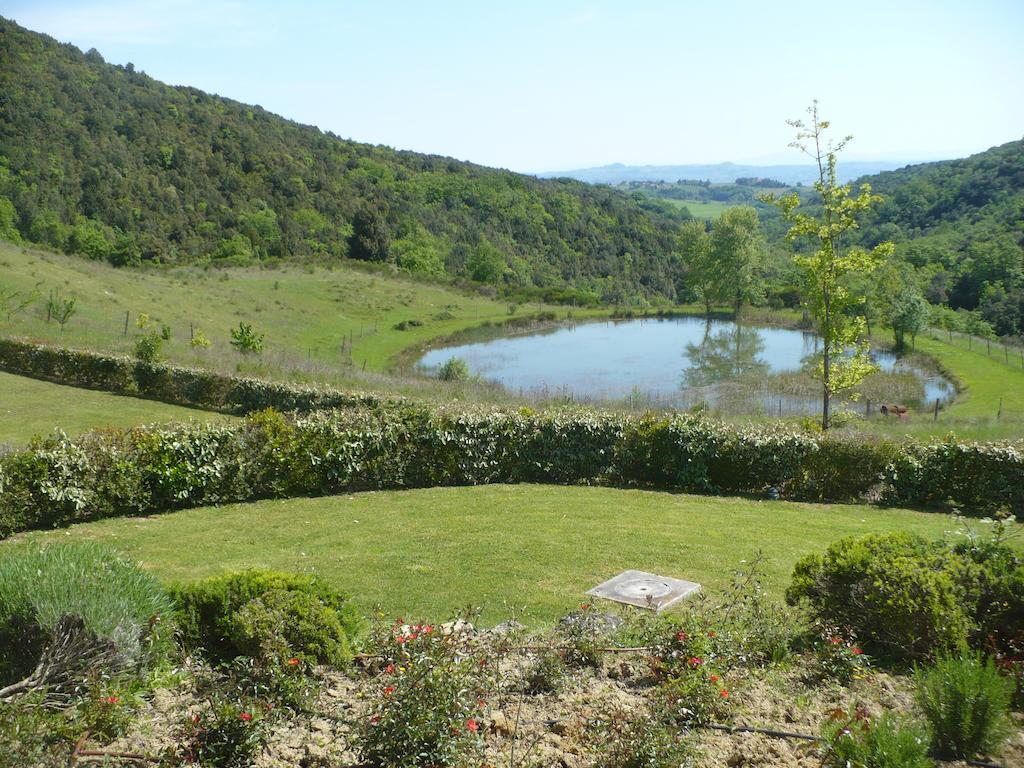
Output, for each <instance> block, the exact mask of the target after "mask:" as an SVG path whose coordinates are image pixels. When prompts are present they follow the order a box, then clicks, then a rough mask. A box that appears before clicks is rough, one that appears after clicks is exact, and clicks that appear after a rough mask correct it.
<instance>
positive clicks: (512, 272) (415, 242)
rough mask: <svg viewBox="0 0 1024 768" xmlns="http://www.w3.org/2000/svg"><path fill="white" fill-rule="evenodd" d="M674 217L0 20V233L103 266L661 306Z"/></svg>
mask: <svg viewBox="0 0 1024 768" xmlns="http://www.w3.org/2000/svg"><path fill="white" fill-rule="evenodd" d="M685 217H686V214H685V212H678V211H672V210H666V209H662V208H659V207H658V206H656V205H653V204H651V203H650V201H648V200H646V199H645V198H642V197H633V196H630V195H626V194H623V193H621V192H618V191H615V190H611V189H606V188H599V187H593V186H588V185H585V184H582V183H580V182H577V181H567V180H561V181H554V180H552V181H547V180H539V179H537V178H535V177H533V176H526V175H521V174H516V173H511V172H508V171H502V170H495V169H490V168H485V167H482V166H479V165H474V164H472V163H466V162H459V161H457V160H454V159H452V158H448V157H438V156H434V155H424V154H418V153H415V152H404V151H396V150H394V149H391V148H388V147H383V146H373V145H369V144H361V143H358V142H354V141H348V140H345V139H343V138H341V137H339V136H336V135H334V134H331V133H324V132H322V131H320V130H319V129H317V128H315V127H312V126H306V125H300V124H298V123H295V122H292V121H290V120H286V119H284V118H282V117H279V116H277V115H274V114H271V113H270V112H267V111H266V110H264V109H262V108H260V107H258V106H251V105H247V104H242V103H239V102H237V101H232V100H230V99H226V98H221V97H219V96H214V95H211V94H208V93H204V92H203V91H200V90H197V89H195V88H189V87H171V86H168V85H165V84H164V83H161V82H159V81H157V80H154V79H153V78H151V77H148V76H147V75H145V74H144V73H142V72H140V71H137V70H136V69H135V68H134V67H133V66H132V65H130V64H129V65H127V66H113V65H110V64H107V63H106V62H104V60H103V57H102V56H101V55H100V53H98V52H97V51H96V50H90V51H88V52H86V53H83V52H82V51H80V50H79V49H78V48H76V47H74V46H72V45H64V44H60V43H58V42H57V41H56V40H54V39H52V38H50V37H47V36H46V35H42V34H37V33H34V32H31V31H29V30H26V29H24V28H22V27H20V26H18V25H17V24H15V23H14V22H12V21H9V20H4V19H0V237H6V238H8V239H11V238H18V237H21V238H25V239H28V240H31V241H33V242H37V243H41V244H44V245H48V246H51V247H55V248H57V249H61V250H64V251H67V252H70V253H78V254H83V255H85V256H88V257H90V258H94V259H100V260H106V261H110V262H111V263H113V264H116V265H134V264H140V263H143V262H153V263H172V264H173V263H195V262H199V263H210V264H213V265H218V264H221V265H231V264H245V263H256V262H266V261H269V260H275V259H277V260H291V259H320V260H330V259H336V258H344V257H351V258H361V259H367V260H374V261H381V262H388V263H392V264H394V265H396V267H398V268H399V269H402V270H406V271H409V272H413V273H420V274H427V275H432V276H437V277H445V276H447V277H453V278H459V279H467V280H475V281H477V282H480V283H486V284H489V285H491V286H493V287H494V288H496V289H497V290H499V291H502V292H506V293H509V294H514V295H526V296H529V297H532V296H545V297H546V298H549V299H551V300H568V299H570V298H572V299H574V300H597V299H599V298H600V299H604V300H610V301H623V300H630V299H633V298H636V297H638V296H644V297H664V298H666V299H673V298H675V295H676V294H675V278H676V275H675V271H677V270H678V268H677V267H676V266H675V265H674V262H673V255H672V251H673V248H674V233H675V230H676V227H677V225H678V223H679V222H680V221H681V220H682V219H684V218H685Z"/></svg>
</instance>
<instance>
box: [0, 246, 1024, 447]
mask: <svg viewBox="0 0 1024 768" xmlns="http://www.w3.org/2000/svg"><path fill="white" fill-rule="evenodd" d="M0 268H2V270H3V280H2V283H0V284H2V285H3V286H4V287H6V288H13V289H17V290H20V291H22V292H28V291H31V290H33V288H36V289H37V290H38V291H39V294H40V295H39V298H38V299H37V300H36V301H35V303H34V304H32V306H31V307H30V308H29V309H28V310H27V311H26V312H24V313H21V314H17V315H15V316H14V317H13V318H12V319H11V320H7V318H5V317H3V316H0V334H3V335H16V336H23V337H26V338H30V339H34V340H39V341H45V342H48V343H53V344H63V345H68V346H79V347H83V348H90V349H96V350H100V351H107V352H119V353H124V354H129V355H130V354H132V348H133V345H134V341H135V338H136V336H137V334H138V333H139V332H140V331H139V329H138V327H137V324H136V320H137V318H138V316H139V315H140V314H142V313H145V314H147V315H149V316H150V317H151V318H152V321H153V323H154V326H155V327H159V326H160V325H161V324H167V325H169V326H170V328H171V334H172V339H171V342H170V343H169V344H167V345H165V353H166V356H167V358H168V359H169V360H170V361H172V362H175V363H181V364H186V365H197V366H201V367H207V368H213V369H217V370H222V371H227V372H240V373H244V374H247V375H256V376H261V377H267V378H279V379H281V378H283V379H289V380H296V381H318V382H323V383H327V384H330V385H334V386H338V387H348V388H358V389H372V390H381V391H385V390H386V391H392V392H397V393H400V394H408V395H413V396H418V397H422V396H426V397H431V398H436V399H443V400H447V399H451V398H454V397H458V398H469V399H485V400H501V399H503V397H504V395H503V393H501V391H500V390H496V389H493V388H490V387H487V386H474V385H470V386H466V385H458V384H456V385H446V384H443V383H442V382H438V381H436V380H429V379H425V378H422V377H420V378H417V377H410V376H408V375H407V374H401V375H397V376H395V375H389V374H388V373H387V372H386V371H387V370H388V369H389V368H390V366H391V364H392V363H393V362H394V361H395V360H396V358H397V357H399V356H400V355H401V353H402V352H403V350H410V349H416V348H422V347H424V346H426V345H428V344H429V342H430V341H431V339H436V338H438V337H443V336H447V335H449V334H453V333H466V332H471V331H473V329H477V328H479V327H480V326H481V325H483V324H486V323H492V324H493V323H501V322H505V321H507V320H509V318H510V314H509V305H508V304H507V303H504V302H499V301H495V300H491V299H488V298H486V297H483V296H480V295H475V294H464V293H460V292H458V291H456V290H454V289H452V288H448V287H445V286H443V285H440V284H436V283H423V282H417V281H414V280H410V279H408V278H406V277H402V276H399V275H395V274H388V273H375V272H372V271H367V270H366V269H364V268H360V267H357V266H353V265H352V264H351V263H344V264H342V265H340V266H338V267H337V268H335V269H324V268H318V269H313V268H298V267H288V268H281V269H257V268H234V269H230V270H204V269H201V268H179V269H173V270H148V271H141V270H125V269H115V268H113V267H110V266H107V265H105V264H102V263H97V262H92V261H88V260H85V259H81V258H77V257H69V256H62V255H57V254H52V253H48V252H45V251H39V250H33V249H28V248H23V247H21V246H17V245H14V244H10V243H2V242H0ZM57 290H59V291H60V292H61V294H62V295H63V296H68V297H74V298H75V299H76V300H77V303H76V311H75V314H74V315H73V316H72V317H71V319H70V320H69V321H68V323H67V325H66V327H65V328H64V330H63V331H61V329H60V327H59V326H58V324H57V323H56V322H50V323H47V322H46V299H47V296H48V295H49V293H50V291H57ZM539 311H544V312H554V313H556V316H557V317H559V318H564V317H565V316H566V315H567V314H568V312H569V310H568V309H567V308H565V307H558V308H555V307H549V306H545V305H533V304H531V305H527V306H521V307H518V308H516V314H515V317H517V318H520V317H525V316H529V315H531V314H536V313H537V312H539ZM680 311H686V308H680ZM607 312H608V310H603V311H601V310H588V311H581V310H575V311H574V312H573V316H574V317H576V318H579V319H586V318H588V317H598V316H600V315H602V314H607ZM694 312H698V309H696V308H694ZM126 313H127V315H128V330H127V334H126V333H125V316H126ZM775 314H776V315H777V316H773V317H772V318H771V320H772V321H773V322H786V321H787V316H786V315H785V313H775ZM755 316H756V312H755V311H753V310H751V311H750V312H748V319H750V320H751V321H752V322H756V319H755ZM792 319H793V320H794V321H795V319H796V316H795V315H794V316H793V318H792ZM243 321H244V322H248V323H252V324H253V326H254V327H255V328H256V329H257V330H258V331H260V332H265V333H266V334H267V336H266V350H265V352H264V354H263V355H262V356H261V357H259V358H254V357H248V358H246V357H243V356H241V355H239V354H238V353H237V352H236V351H235V350H234V349H233V348H232V347H231V345H230V343H229V340H230V329H231V328H233V327H237V325H238V323H239V322H243ZM410 321H412V322H410ZM400 323H405V330H399V329H398V328H397V327H396V326H398V325H399V324H400ZM416 323H420V324H419V325H417V324H416ZM197 331H201V332H202V333H203V334H204V335H205V336H206V337H207V338H208V339H209V340H210V342H211V347H210V348H209V349H202V348H194V347H192V346H191V345H190V343H189V337H190V333H195V332H197ZM883 342H884V343H888V342H889V337H888V336H886V337H885V338H884V339H883ZM917 349H918V351H920V352H924V353H926V354H928V355H931V356H933V357H934V358H935V359H936V360H938V362H939V363H940V364H941V365H942V366H943V367H944V368H945V369H946V370H948V371H949V372H950V373H951V374H952V375H953V376H954V377H955V378H956V379H957V380H958V382H959V383H960V385H961V387H962V392H961V394H960V396H959V397H958V399H957V401H956V402H955V403H954V404H953V405H952V406H950V407H947V408H945V409H944V410H943V411H942V412H941V413H940V415H939V419H938V421H937V422H935V421H933V420H932V418H931V414H930V413H917V414H912V415H911V418H910V419H909V420H908V421H905V422H902V421H898V420H884V419H880V418H874V419H872V420H871V421H870V422H867V423H861V424H859V425H857V427H856V428H857V429H860V430H863V431H867V432H870V433H876V434H884V435H889V436H895V437H899V436H902V435H904V434H911V435H914V436H918V437H929V436H943V435H945V434H947V433H949V432H950V431H955V432H956V433H957V434H958V435H959V436H961V437H963V438H966V439H978V440H988V439H1001V438H1007V437H1018V436H1020V435H1022V434H1024V368H1022V367H1021V365H1020V362H1019V357H1017V356H1014V355H1011V356H1010V357H1009V361H1008V362H1007V361H1006V360H1004V358H1003V356H1002V353H1001V352H1000V353H993V354H991V355H989V354H986V348H985V347H982V346H980V345H975V346H974V347H973V348H972V349H968V348H967V347H966V342H964V341H963V340H962V339H959V338H958V339H957V340H956V341H955V342H953V343H951V342H949V341H948V340H946V338H945V337H944V336H942V335H939V334H936V335H935V338H926V337H925V336H922V337H920V338H918V340H917ZM401 356H402V358H403V362H406V363H408V362H411V361H412V360H414V359H415V357H416V355H415V354H408V353H407V354H405V355H401ZM11 382H12V383H11V384H10V386H8V387H5V388H4V389H3V390H0V409H7V410H8V411H11V412H13V413H23V412H26V408H28V409H29V410H31V405H32V402H33V400H32V397H33V395H31V394H30V393H31V392H32V391H38V392H39V397H40V398H45V394H44V393H45V391H46V389H45V386H44V385H42V384H41V383H39V382H32V381H23V382H19V384H18V386H17V387H15V386H14V383H13V382H14V380H13V379H12V380H11ZM40 387H42V388H41V389H40ZM70 391H72V392H77V391H76V390H70ZM43 401H44V400H42V399H41V400H39V401H37V402H43ZM46 401H47V402H58V403H61V405H60V406H59V408H56V409H55V408H53V407H48V408H46V409H42V410H41V412H39V411H37V412H36V415H34V416H33V417H32V418H29V417H25V416H23V417H21V418H20V420H19V421H17V422H14V421H12V420H11V419H8V420H7V421H8V424H7V425H6V426H5V427H3V428H0V440H17V441H22V440H24V439H27V437H28V436H30V435H31V434H34V433H36V432H38V431H49V430H50V429H52V428H53V427H54V426H62V427H63V428H65V429H66V430H68V431H69V432H78V431H82V430H84V429H87V428H89V427H92V426H104V425H108V424H109V425H126V424H130V423H135V422H137V421H138V422H141V421H156V420H166V419H171V418H188V417H189V416H190V415H192V412H190V411H188V410H185V409H171V408H169V407H167V406H157V405H152V406H147V405H146V404H144V403H143V402H142V401H138V400H131V399H128V398H116V399H113V400H104V399H103V398H102V397H100V396H99V395H98V394H96V393H89V392H85V393H82V394H81V395H78V394H76V395H75V398H74V399H72V398H49V399H47V400H46ZM1000 401H1001V402H1002V410H1001V413H1000ZM78 402H81V404H82V405H81V406H78V405H77V403H78ZM105 402H107V403H109V407H106V406H104V405H103V403H105ZM76 410H77V411H81V413H76Z"/></svg>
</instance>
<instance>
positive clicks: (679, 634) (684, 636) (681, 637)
mask: <svg viewBox="0 0 1024 768" xmlns="http://www.w3.org/2000/svg"><path fill="white" fill-rule="evenodd" d="M689 639H690V636H689V635H688V634H686V633H685V632H676V640H678V641H679V642H680V643H685V642H686V641H687V640H689Z"/></svg>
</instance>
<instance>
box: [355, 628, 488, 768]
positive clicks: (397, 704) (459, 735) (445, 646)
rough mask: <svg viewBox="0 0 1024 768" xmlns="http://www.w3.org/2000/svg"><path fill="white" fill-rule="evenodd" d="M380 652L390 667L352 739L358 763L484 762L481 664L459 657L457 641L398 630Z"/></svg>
mask: <svg viewBox="0 0 1024 768" xmlns="http://www.w3.org/2000/svg"><path fill="white" fill-rule="evenodd" d="M382 650H383V652H384V655H385V657H386V660H387V661H388V664H387V666H386V667H385V673H384V675H383V676H382V679H381V686H380V694H379V696H378V697H377V698H376V699H375V701H373V702H372V703H371V705H370V709H369V714H368V715H367V717H366V719H365V720H364V721H363V724H362V727H361V730H360V733H359V735H358V739H357V749H358V752H359V755H360V757H361V758H362V761H363V762H364V763H366V764H368V765H373V766H381V767H383V766H388V768H392V767H394V768H413V767H414V766H417V767H418V766H423V765H431V766H448V765H463V764H465V765H479V764H482V760H480V759H479V758H482V757H483V755H482V751H483V741H482V736H483V734H482V733H481V732H480V731H481V729H482V723H481V719H482V713H483V711H484V707H485V706H486V705H485V703H484V701H483V695H484V690H485V688H484V685H483V681H482V674H481V666H480V664H479V663H478V662H477V661H476V660H475V659H473V658H471V657H468V656H466V655H464V654H462V653H461V652H460V648H459V638H458V635H457V634H451V635H442V634H440V633H438V632H435V631H434V630H433V628H432V627H430V626H423V625H418V626H415V627H408V626H406V625H401V624H396V625H395V627H394V632H393V634H392V635H391V638H390V642H389V643H388V644H387V645H386V646H385V647H384V648H383V649H382ZM471 754H475V756H476V757H477V758H478V759H477V760H472V759H470V755H471Z"/></svg>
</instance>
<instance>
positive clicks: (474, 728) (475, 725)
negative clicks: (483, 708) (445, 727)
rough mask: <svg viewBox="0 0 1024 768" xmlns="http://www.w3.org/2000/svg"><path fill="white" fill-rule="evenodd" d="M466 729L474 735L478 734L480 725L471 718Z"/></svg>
mask: <svg viewBox="0 0 1024 768" xmlns="http://www.w3.org/2000/svg"><path fill="white" fill-rule="evenodd" d="M466 728H467V729H469V730H470V731H472V732H473V733H476V732H477V731H479V730H480V724H479V723H478V722H477V721H476V720H474V719H473V718H472V717H471V718H469V720H467V721H466Z"/></svg>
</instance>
